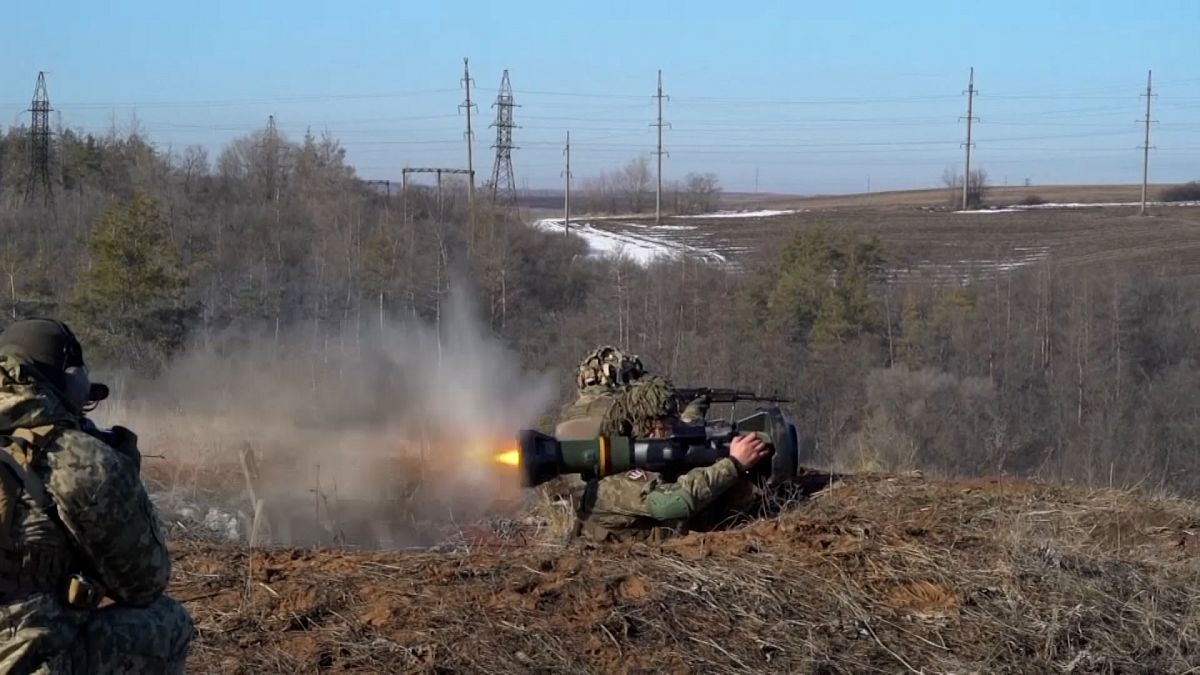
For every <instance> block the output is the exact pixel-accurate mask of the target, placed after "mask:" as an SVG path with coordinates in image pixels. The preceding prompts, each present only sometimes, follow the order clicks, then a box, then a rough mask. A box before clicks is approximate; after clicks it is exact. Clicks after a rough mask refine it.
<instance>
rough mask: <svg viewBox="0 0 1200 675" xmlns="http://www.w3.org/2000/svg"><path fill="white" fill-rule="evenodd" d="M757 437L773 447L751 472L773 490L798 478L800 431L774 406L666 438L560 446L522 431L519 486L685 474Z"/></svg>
mask: <svg viewBox="0 0 1200 675" xmlns="http://www.w3.org/2000/svg"><path fill="white" fill-rule="evenodd" d="M748 433H754V434H758V435H759V436H760V437H761V438H762V439H763V441H764V442H765V443H766V444H767V445H768V446H770V448H771V455H770V457H769V458H768V459H767V460H765V461H762V462H760V463H759V464H758V465H757V466H755V467H754V468H753V469H752V470H751V471H752V473H753V474H756V475H759V476H761V477H763V478H765V479H766V481H767V483H768V484H770V485H777V484H781V483H784V482H786V481H788V480H790V479H791V478H792V477H794V476H795V475H796V467H797V464H798V462H799V454H800V442H799V436H798V434H797V433H796V426H795V425H794V424H792V423H791V422H790V421H788V419H787V417H786V416H784V414H783V411H781V410H780V409H779V408H778V407H771V408H767V409H764V410H760V411H759V412H757V413H755V414H753V415H750V416H749V417H745V418H742V419H740V420H738V421H736V422H734V423H732V424H730V423H728V422H710V423H708V424H707V425H695V426H684V427H679V428H677V429H676V430H675V433H674V434H673V435H671V436H670V437H668V438H638V439H633V438H625V437H611V438H610V437H607V436H601V437H599V438H593V439H587V440H580V441H560V440H558V439H556V438H554V437H553V436H548V435H546V434H543V433H540V432H538V431H535V430H533V429H526V430H523V431H521V432H520V436H519V439H520V448H519V450H518V453H519V459H518V462H517V464H518V466H519V467H520V469H521V482H522V484H523V485H524V486H525V487H533V486H535V485H539V484H541V483H544V482H546V481H548V480H550V479H552V478H554V477H555V476H559V475H561V474H571V473H578V474H583V475H584V476H585V477H588V478H601V477H604V476H609V475H613V474H617V473H622V472H625V471H630V470H632V469H645V470H648V471H654V472H683V471H687V470H689V469H693V468H695V467H698V466H708V465H710V464H713V463H715V462H716V461H717V460H719V459H721V458H722V457H728V456H729V444H730V442H732V441H733V439H734V438H735V437H737V436H739V435H742V434H748Z"/></svg>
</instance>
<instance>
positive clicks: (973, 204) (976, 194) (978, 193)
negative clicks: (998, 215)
mask: <svg viewBox="0 0 1200 675" xmlns="http://www.w3.org/2000/svg"><path fill="white" fill-rule="evenodd" d="M942 182H943V183H945V184H946V187H948V188H950V194H949V197H948V201H949V202H950V204H951V205H952V206H958V207H962V206H963V203H962V193H963V175H962V173H961V172H958V171H956V170H954V169H950V168H948V169H946V170H945V171H943V172H942ZM988 187H990V185H989V183H988V174H987V171H985V170H983V169H972V170H971V175H970V177H969V180H968V181H967V204H966V208H968V209H974V208H978V207H980V206H983V202H984V198H985V197H986V196H987V190H988Z"/></svg>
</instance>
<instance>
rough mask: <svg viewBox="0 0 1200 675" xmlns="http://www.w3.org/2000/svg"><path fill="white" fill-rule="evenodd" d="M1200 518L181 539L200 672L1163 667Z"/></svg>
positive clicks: (820, 508)
mask: <svg viewBox="0 0 1200 675" xmlns="http://www.w3.org/2000/svg"><path fill="white" fill-rule="evenodd" d="M1197 532H1200V505H1197V504H1196V503H1194V502H1188V501H1180V500H1167V499H1155V498H1150V497H1145V496H1140V495H1135V494H1130V493H1120V492H1115V491H1095V492H1088V491H1081V490H1075V489H1070V488H1065V487H1055V486H1048V485H1043V484H1040V483H1036V482H1029V481H1015V480H1011V479H1008V480H998V479H997V480H991V481H988V480H978V481H959V482H936V481H926V480H924V479H922V478H920V477H917V476H904V477H896V476H860V477H851V478H847V479H845V480H844V481H842V482H841V483H837V484H834V485H833V486H832V487H830V488H828V489H826V490H825V491H823V492H821V493H819V495H818V496H816V497H815V498H813V499H811V500H809V501H808V502H805V503H801V504H799V505H797V506H796V507H795V508H793V509H792V510H790V511H789V512H787V513H785V514H783V515H781V516H780V517H778V518H774V519H770V520H765V521H760V522H756V523H752V524H750V525H747V526H745V527H743V528H740V529H738V530H736V531H731V532H721V533H709V534H699V535H692V536H688V537H684V538H680V539H676V540H672V541H668V542H665V543H662V544H658V545H645V544H636V545H605V546H595V545H587V544H582V543H579V542H576V543H573V544H571V545H570V546H568V547H565V548H564V547H559V546H551V545H546V544H545V543H537V542H531V543H529V544H528V545H525V546H519V547H511V548H506V549H496V550H482V549H478V548H477V549H475V550H473V551H471V552H465V551H457V552H453V553H444V554H438V553H430V552H420V553H400V552H376V553H348V552H341V551H331V550H322V551H300V550H272V551H266V552H256V553H254V565H253V568H252V569H253V570H254V578H253V579H252V583H251V584H250V587H249V590H248V591H247V590H246V588H247V587H246V579H245V573H244V570H245V569H246V567H247V565H246V557H247V552H246V551H244V550H240V549H235V548H221V547H212V546H208V545H202V544H187V543H181V544H179V545H178V546H177V549H176V551H177V565H176V576H175V589H174V592H175V594H176V595H177V596H178V597H180V598H182V599H183V600H184V601H185V603H186V605H187V606H188V607H189V608H190V609H191V610H192V612H193V614H194V615H195V617H196V620H197V625H198V627H199V634H198V639H197V640H196V642H195V644H194V649H193V654H192V658H191V663H190V666H191V670H192V671H194V672H244V673H249V672H282V671H297V672H299V671H304V672H310V671H313V670H318V669H321V670H329V671H335V672H418V671H420V672H428V671H440V672H450V671H455V672H464V671H465V672H482V673H516V672H529V671H539V672H581V671H600V672H611V671H618V672H716V673H723V672H745V671H770V672H788V673H862V672H888V673H894V672H988V673H993V672H1019V673H1047V672H1074V673H1091V672H1104V673H1135V672H1136V673H1159V672H1163V673H1165V672H1172V673H1175V672H1179V673H1182V672H1188V671H1189V670H1190V669H1194V668H1196V667H1197V666H1200V615H1198V614H1197V608H1198V607H1200V604H1198V603H1197V601H1198V600H1200V590H1198V589H1200V563H1198V562H1197V556H1196V550H1197V549H1196V536H1197Z"/></svg>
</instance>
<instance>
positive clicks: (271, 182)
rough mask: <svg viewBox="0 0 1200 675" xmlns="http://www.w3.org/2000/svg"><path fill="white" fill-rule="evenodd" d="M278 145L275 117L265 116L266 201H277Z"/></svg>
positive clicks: (278, 175)
mask: <svg viewBox="0 0 1200 675" xmlns="http://www.w3.org/2000/svg"><path fill="white" fill-rule="evenodd" d="M279 146H280V144H279V129H278V128H277V127H276V126H275V116H274V115H268V116H267V132H266V134H264V135H263V150H264V151H265V152H264V153H263V154H264V155H265V158H264V159H265V160H266V166H265V167H264V169H265V171H266V176H265V178H266V181H265V182H266V188H267V201H273V202H277V201H279V182H280V180H279V179H280V173H281V170H280V169H281V167H280V165H279V164H280V162H279V160H280V157H279V155H280V147H279Z"/></svg>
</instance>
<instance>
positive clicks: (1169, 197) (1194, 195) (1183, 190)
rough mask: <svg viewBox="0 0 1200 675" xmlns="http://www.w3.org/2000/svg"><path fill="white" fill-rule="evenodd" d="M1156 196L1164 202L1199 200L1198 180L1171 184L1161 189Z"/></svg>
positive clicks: (1199, 186) (1199, 184) (1199, 188)
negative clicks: (1160, 192)
mask: <svg viewBox="0 0 1200 675" xmlns="http://www.w3.org/2000/svg"><path fill="white" fill-rule="evenodd" d="M1158 198H1159V200H1161V201H1164V202H1200V181H1195V180H1194V181H1191V182H1190V183H1184V184H1183V185H1172V186H1171V187H1169V188H1166V189H1165V190H1163V191H1162V194H1160V195H1159V197H1158Z"/></svg>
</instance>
